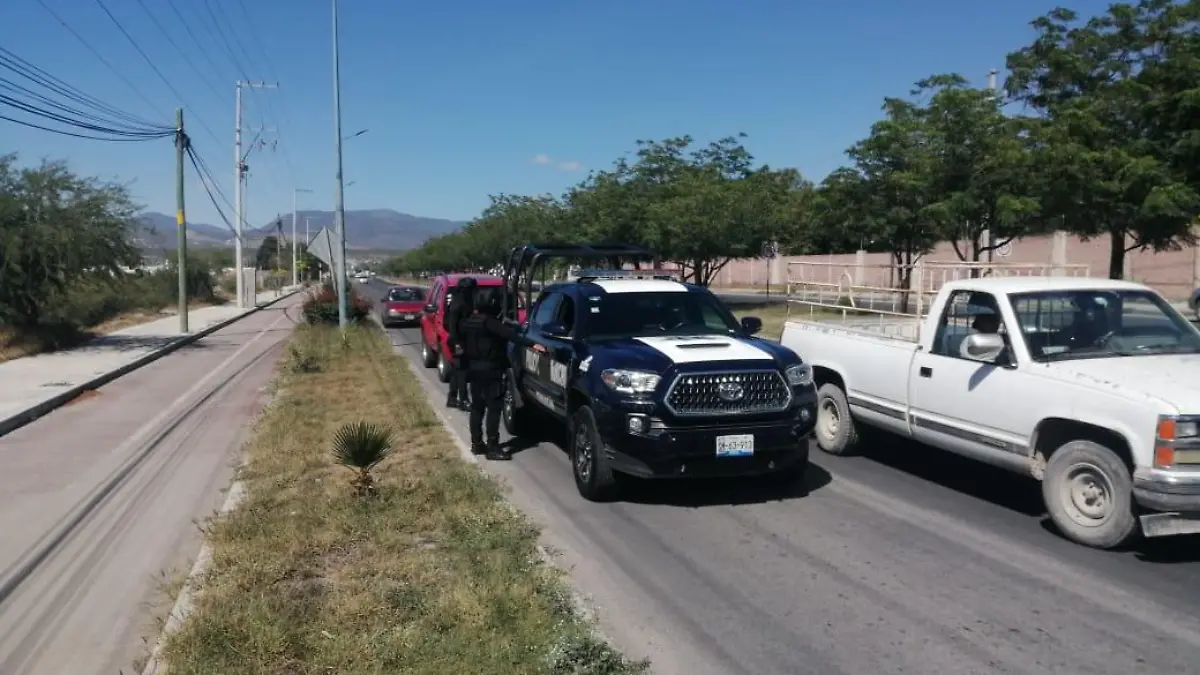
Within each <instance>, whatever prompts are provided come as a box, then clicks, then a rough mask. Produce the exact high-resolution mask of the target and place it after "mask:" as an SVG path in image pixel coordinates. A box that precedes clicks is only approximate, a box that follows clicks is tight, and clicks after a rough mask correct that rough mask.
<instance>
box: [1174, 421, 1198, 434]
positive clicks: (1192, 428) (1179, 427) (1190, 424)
mask: <svg viewBox="0 0 1200 675" xmlns="http://www.w3.org/2000/svg"><path fill="white" fill-rule="evenodd" d="M1197 436H1200V422H1197V421H1196V420H1188V421H1186V422H1176V423H1175V438H1180V439H1183V438H1195V437H1197Z"/></svg>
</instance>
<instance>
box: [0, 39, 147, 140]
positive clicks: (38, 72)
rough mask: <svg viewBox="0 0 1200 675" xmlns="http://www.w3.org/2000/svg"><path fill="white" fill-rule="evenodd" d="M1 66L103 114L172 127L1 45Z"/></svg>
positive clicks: (132, 121) (131, 121)
mask: <svg viewBox="0 0 1200 675" xmlns="http://www.w3.org/2000/svg"><path fill="white" fill-rule="evenodd" d="M0 67H3V68H5V69H7V70H10V71H12V72H13V73H16V74H17V75H20V76H21V77H23V78H25V79H26V80H28V81H30V82H33V83H34V84H38V85H41V86H42V87H45V88H46V89H49V90H50V91H52V92H54V93H56V94H59V95H61V96H64V97H66V98H67V99H69V100H71V101H75V102H76V103H79V104H80V105H84V106H88V107H90V108H92V109H94V110H96V111H97V112H99V113H101V114H108V115H112V116H113V117H114V118H117V119H122V120H124V121H126V122H129V123H132V124H138V125H142V126H146V127H150V128H155V129H170V128H171V127H169V126H166V125H162V124H155V123H154V122H149V121H147V120H144V119H142V118H140V117H138V116H136V115H133V114H131V113H127V112H125V111H123V110H121V109H120V108H117V107H115V106H112V105H109V104H108V103H105V102H104V101H102V100H100V99H98V98H96V97H95V96H91V95H90V94H87V93H85V92H84V91H82V90H80V89H78V88H76V87H74V86H72V85H70V84H68V83H67V82H66V81H64V80H61V79H59V78H57V77H55V76H54V75H51V74H50V73H48V72H46V71H45V70H43V69H41V68H39V67H37V66H36V65H34V64H33V63H31V62H29V61H26V60H25V59H23V58H21V57H20V56H17V55H16V54H14V53H13V52H11V51H9V50H7V49H5V48H4V47H0Z"/></svg>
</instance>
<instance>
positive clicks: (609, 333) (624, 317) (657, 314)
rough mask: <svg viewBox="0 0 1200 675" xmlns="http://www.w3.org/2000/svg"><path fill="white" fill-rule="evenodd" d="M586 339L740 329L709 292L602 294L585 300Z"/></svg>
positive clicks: (710, 332) (707, 333)
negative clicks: (586, 306)
mask: <svg viewBox="0 0 1200 675" xmlns="http://www.w3.org/2000/svg"><path fill="white" fill-rule="evenodd" d="M586 303H587V305H588V308H587V309H586V310H584V316H585V317H586V321H587V329H588V330H587V336H588V339H589V340H597V341H600V340H619V339H622V338H631V337H652V336H661V335H729V334H733V333H737V332H739V331H740V330H741V328H740V326H739V325H738V323H737V321H736V320H734V318H733V315H732V314H730V313H729V310H728V309H726V308H725V306H724V305H722V304H721V302H720V301H719V300H717V298H716V297H715V296H714V295H712V294H711V293H678V292H665V293H605V294H602V295H594V296H591V297H588V298H587V300H586Z"/></svg>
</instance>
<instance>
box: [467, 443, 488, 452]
mask: <svg viewBox="0 0 1200 675" xmlns="http://www.w3.org/2000/svg"><path fill="white" fill-rule="evenodd" d="M486 452H487V446H486V445H484V444H483V441H471V454H472V455H482V454H485V453H486Z"/></svg>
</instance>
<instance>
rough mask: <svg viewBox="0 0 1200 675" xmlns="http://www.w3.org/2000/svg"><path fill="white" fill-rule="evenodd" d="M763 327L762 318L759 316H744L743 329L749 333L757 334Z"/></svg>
mask: <svg viewBox="0 0 1200 675" xmlns="http://www.w3.org/2000/svg"><path fill="white" fill-rule="evenodd" d="M762 329H763V322H762V319H760V318H758V317H757V316H743V317H742V330H744V331H746V334H747V335H755V334H757V333H759V332H761V331H762Z"/></svg>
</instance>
